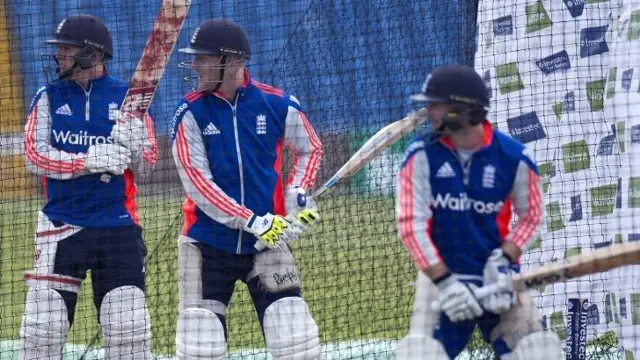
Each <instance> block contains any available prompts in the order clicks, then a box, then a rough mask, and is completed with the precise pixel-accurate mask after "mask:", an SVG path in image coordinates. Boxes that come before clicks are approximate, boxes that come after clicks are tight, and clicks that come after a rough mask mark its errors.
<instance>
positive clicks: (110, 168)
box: [84, 144, 131, 175]
mask: <svg viewBox="0 0 640 360" xmlns="http://www.w3.org/2000/svg"><path fill="white" fill-rule="evenodd" d="M130 163H131V151H129V149H127V148H125V147H123V146H120V145H117V144H98V145H91V146H89V149H88V150H87V153H86V154H85V156H84V168H85V170H87V171H88V172H90V173H92V174H98V173H111V174H113V175H122V174H123V173H124V171H125V170H126V169H127V167H128V166H129V164H130Z"/></svg>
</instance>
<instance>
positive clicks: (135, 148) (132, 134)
mask: <svg viewBox="0 0 640 360" xmlns="http://www.w3.org/2000/svg"><path fill="white" fill-rule="evenodd" d="M144 131H145V128H144V122H143V121H142V120H140V119H139V118H137V117H136V116H135V115H133V114H131V113H128V112H119V111H118V121H117V122H116V124H115V125H113V129H112V130H111V137H113V141H114V142H115V143H116V144H120V145H122V146H124V147H126V148H127V149H129V150H130V151H131V152H133V153H138V152H140V151H142V147H143V146H144Z"/></svg>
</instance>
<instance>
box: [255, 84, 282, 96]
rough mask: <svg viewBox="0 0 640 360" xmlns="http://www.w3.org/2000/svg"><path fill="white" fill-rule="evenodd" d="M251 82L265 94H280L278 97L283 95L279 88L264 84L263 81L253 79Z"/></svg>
mask: <svg viewBox="0 0 640 360" xmlns="http://www.w3.org/2000/svg"><path fill="white" fill-rule="evenodd" d="M251 82H252V83H253V85H255V86H256V87H257V88H258V89H260V90H262V92H264V93H265V94H269V95H276V96H280V97H283V96H284V91H283V90H281V89H278V88H276V87H273V86H271V85H267V84H264V83H261V82H259V81H255V80H251Z"/></svg>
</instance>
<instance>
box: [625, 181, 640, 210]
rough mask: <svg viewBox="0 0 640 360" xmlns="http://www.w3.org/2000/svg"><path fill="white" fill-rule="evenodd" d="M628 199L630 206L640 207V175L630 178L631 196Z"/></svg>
mask: <svg viewBox="0 0 640 360" xmlns="http://www.w3.org/2000/svg"><path fill="white" fill-rule="evenodd" d="M627 200H628V201H627V202H628V204H629V205H628V206H629V207H630V208H634V209H637V208H640V177H631V178H629V198H628V199H627Z"/></svg>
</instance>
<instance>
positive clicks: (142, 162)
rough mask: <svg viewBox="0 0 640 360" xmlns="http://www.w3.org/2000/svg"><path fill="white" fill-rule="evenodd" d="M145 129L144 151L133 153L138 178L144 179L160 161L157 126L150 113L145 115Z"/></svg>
mask: <svg viewBox="0 0 640 360" xmlns="http://www.w3.org/2000/svg"><path fill="white" fill-rule="evenodd" d="M144 129H145V132H144V135H143V136H144V140H143V145H142V151H141V152H140V153H138V154H132V156H133V159H132V163H133V172H134V175H135V178H136V179H144V178H145V177H147V176H149V174H151V172H152V171H153V169H154V168H155V166H156V162H157V161H158V144H157V142H156V132H155V126H154V123H153V119H152V118H151V116H150V115H149V114H148V113H147V114H145V115H144Z"/></svg>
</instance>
